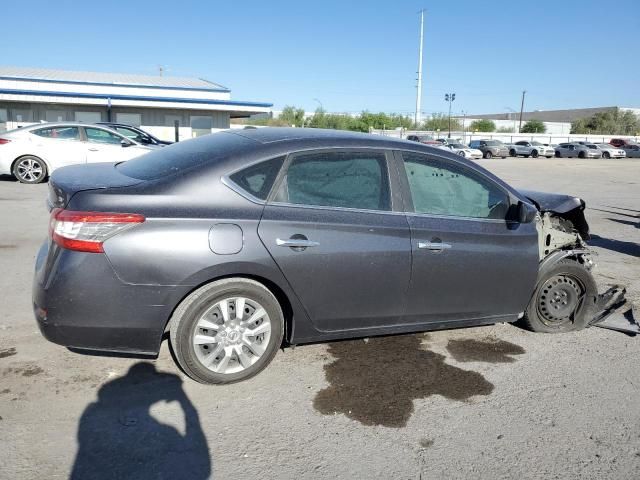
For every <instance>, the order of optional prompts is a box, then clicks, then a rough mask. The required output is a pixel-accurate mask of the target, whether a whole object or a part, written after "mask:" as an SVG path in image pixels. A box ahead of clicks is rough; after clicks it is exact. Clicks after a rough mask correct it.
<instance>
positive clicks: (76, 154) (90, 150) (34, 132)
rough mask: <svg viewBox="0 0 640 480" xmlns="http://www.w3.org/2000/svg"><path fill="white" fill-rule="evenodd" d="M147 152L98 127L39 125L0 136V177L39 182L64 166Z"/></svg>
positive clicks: (141, 147) (137, 145) (24, 181)
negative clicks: (10, 176)
mask: <svg viewBox="0 0 640 480" xmlns="http://www.w3.org/2000/svg"><path fill="white" fill-rule="evenodd" d="M156 148H157V147H156ZM151 150H153V147H151V146H148V145H142V144H140V143H138V142H136V141H135V140H131V139H128V138H127V137H125V136H123V135H120V134H119V133H117V132H115V131H113V130H111V129H109V128H106V127H103V126H99V125H92V124H82V123H41V124H35V125H31V126H28V127H23V128H19V129H17V130H11V131H9V132H5V133H2V134H0V175H13V176H14V177H15V178H17V179H18V180H19V181H20V182H22V183H40V182H42V181H44V180H45V179H46V178H47V176H48V175H51V173H52V172H53V171H54V170H56V169H57V168H60V167H64V166H66V165H77V164H83V163H95V162H121V161H123V160H129V159H130V158H134V157H137V156H140V155H143V154H145V153H148V152H150V151H151Z"/></svg>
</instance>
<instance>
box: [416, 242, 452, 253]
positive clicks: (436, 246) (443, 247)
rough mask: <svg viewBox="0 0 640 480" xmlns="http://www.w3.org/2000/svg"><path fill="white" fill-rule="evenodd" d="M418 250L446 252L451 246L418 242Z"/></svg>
mask: <svg viewBox="0 0 640 480" xmlns="http://www.w3.org/2000/svg"><path fill="white" fill-rule="evenodd" d="M418 248H424V249H427V250H434V251H438V252H440V251H442V250H448V249H450V248H451V244H449V243H442V242H418Z"/></svg>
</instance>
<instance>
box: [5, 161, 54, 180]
mask: <svg viewBox="0 0 640 480" xmlns="http://www.w3.org/2000/svg"><path fill="white" fill-rule="evenodd" d="M13 176H14V177H16V178H17V179H18V181H19V182H20V183H30V184H35V183H40V182H42V181H43V180H44V179H45V178H46V177H47V165H46V164H45V163H44V161H43V160H42V159H40V158H38V157H35V156H32V155H27V156H24V157H21V158H19V159H18V160H16V162H15V163H14V165H13Z"/></svg>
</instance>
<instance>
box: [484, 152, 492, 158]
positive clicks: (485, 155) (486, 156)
mask: <svg viewBox="0 0 640 480" xmlns="http://www.w3.org/2000/svg"><path fill="white" fill-rule="evenodd" d="M492 156H493V155H491V152H484V158H491V157H492Z"/></svg>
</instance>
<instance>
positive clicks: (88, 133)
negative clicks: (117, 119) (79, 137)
mask: <svg viewBox="0 0 640 480" xmlns="http://www.w3.org/2000/svg"><path fill="white" fill-rule="evenodd" d="M84 131H85V137H86V151H87V163H96V162H122V161H125V160H130V159H132V158H134V157H137V156H140V155H142V154H143V153H147V152H148V151H149V150H147V149H145V148H143V147H141V146H139V145H137V144H136V143H134V142H131V141H130V140H129V139H127V138H125V137H123V136H121V135H118V134H117V133H115V132H110V131H109V130H106V129H104V128H98V127H84Z"/></svg>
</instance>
